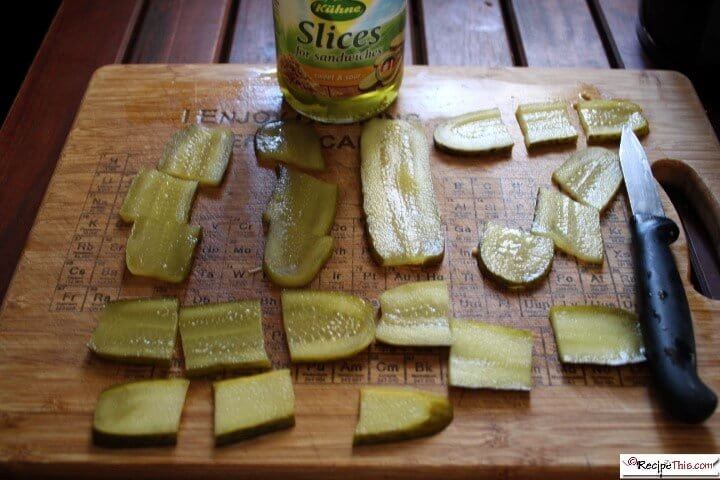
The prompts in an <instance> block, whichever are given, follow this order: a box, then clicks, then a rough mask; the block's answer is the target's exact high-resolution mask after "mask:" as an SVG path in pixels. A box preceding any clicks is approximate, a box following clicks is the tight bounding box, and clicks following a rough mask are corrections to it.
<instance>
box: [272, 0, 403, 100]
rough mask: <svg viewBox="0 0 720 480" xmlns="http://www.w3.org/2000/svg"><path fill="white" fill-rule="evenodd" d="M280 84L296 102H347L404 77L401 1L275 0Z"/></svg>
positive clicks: (274, 12) (274, 13)
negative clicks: (303, 100)
mask: <svg viewBox="0 0 720 480" xmlns="http://www.w3.org/2000/svg"><path fill="white" fill-rule="evenodd" d="M273 16H274V19H275V45H276V50H277V57H278V62H277V65H278V78H279V80H280V82H281V83H282V84H283V85H284V86H285V87H286V88H287V89H288V90H290V91H291V92H292V93H293V95H295V96H298V97H300V98H303V97H305V98H307V97H315V98H328V99H335V98H349V97H355V96H357V95H360V94H362V93H368V92H372V91H373V90H377V89H379V88H382V87H385V86H388V85H391V84H392V83H393V82H395V81H396V80H398V78H399V77H400V76H401V75H402V68H403V47H404V40H405V16H406V9H405V0H273Z"/></svg>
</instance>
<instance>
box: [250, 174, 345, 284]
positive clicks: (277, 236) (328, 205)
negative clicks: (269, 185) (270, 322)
mask: <svg viewBox="0 0 720 480" xmlns="http://www.w3.org/2000/svg"><path fill="white" fill-rule="evenodd" d="M337 195H338V188H337V185H335V184H332V183H327V182H323V181H322V180H318V179H316V178H314V177H312V176H310V175H307V174H305V173H302V172H299V171H296V170H293V169H290V168H286V167H280V169H279V175H278V181H277V184H276V185H275V190H274V192H273V195H272V198H271V199H270V203H269V204H268V206H267V209H266V210H265V213H264V214H263V219H264V220H265V222H267V223H268V224H269V228H268V234H267V241H266V242H265V257H264V261H263V268H264V270H265V273H266V274H267V276H268V277H269V278H270V280H272V282H273V283H275V284H276V285H279V286H281V287H302V286H303V285H307V284H308V283H310V282H311V281H312V279H313V278H315V275H317V273H318V272H319V271H320V269H321V268H322V266H323V265H324V264H325V262H327V261H328V259H329V258H330V256H331V255H332V251H333V238H332V236H330V235H329V233H330V230H331V229H332V226H333V222H334V221H335V208H336V204H337Z"/></svg>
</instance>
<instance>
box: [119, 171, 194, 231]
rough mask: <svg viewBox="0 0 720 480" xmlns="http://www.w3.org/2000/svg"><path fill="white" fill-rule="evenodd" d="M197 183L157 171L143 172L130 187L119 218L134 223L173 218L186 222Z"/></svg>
mask: <svg viewBox="0 0 720 480" xmlns="http://www.w3.org/2000/svg"><path fill="white" fill-rule="evenodd" d="M197 186H198V183H197V182H195V181H191V180H182V179H180V178H175V177H173V176H171V175H168V174H166V173H163V172H159V171H157V170H145V169H143V170H140V173H138V174H137V176H136V177H135V178H134V179H133V181H132V183H131V184H130V188H129V190H128V193H127V195H125V200H124V201H123V204H122V208H121V209H120V217H121V218H122V219H123V220H124V221H126V222H134V221H135V220H137V219H138V218H139V217H161V218H174V219H175V220H177V221H178V222H187V221H188V217H189V215H190V209H191V208H192V204H193V200H194V198H195V190H196V189H197Z"/></svg>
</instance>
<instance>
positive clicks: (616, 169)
mask: <svg viewBox="0 0 720 480" xmlns="http://www.w3.org/2000/svg"><path fill="white" fill-rule="evenodd" d="M552 178H553V180H554V181H555V182H556V183H557V184H558V185H559V186H560V188H562V189H563V191H565V192H567V194H568V195H570V196H571V197H572V198H573V199H574V200H575V201H578V202H580V203H582V204H583V205H587V206H589V207H594V208H596V209H597V210H603V209H604V208H605V207H606V206H607V205H608V204H609V203H610V200H612V198H613V197H614V196H615V194H616V193H617V191H618V189H619V188H620V184H622V180H623V175H622V170H621V169H620V157H618V155H617V154H616V153H615V152H613V151H611V150H608V149H606V148H602V147H590V148H587V149H585V150H580V151H578V152H575V153H573V154H572V155H571V156H570V158H568V159H567V160H566V161H565V163H563V164H562V165H561V166H560V167H558V168H557V169H556V170H555V171H554V172H553V175H552Z"/></svg>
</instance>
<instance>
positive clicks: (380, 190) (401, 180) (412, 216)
mask: <svg viewBox="0 0 720 480" xmlns="http://www.w3.org/2000/svg"><path fill="white" fill-rule="evenodd" d="M360 153H361V157H362V158H361V167H360V175H361V179H362V192H363V210H364V211H365V217H366V220H367V231H368V236H369V237H370V253H371V254H372V255H373V257H374V258H375V259H376V260H377V262H378V263H379V264H380V265H382V266H385V267H391V266H401V265H433V264H437V263H440V262H442V259H443V256H444V255H445V235H444V232H445V230H444V228H443V225H442V222H441V219H440V211H439V209H438V205H437V201H436V199H435V192H434V190H433V184H432V174H431V171H430V153H429V146H428V142H427V139H426V138H425V133H424V132H423V131H422V130H421V129H420V128H419V127H418V126H416V125H413V124H411V123H409V122H406V121H403V120H386V119H373V120H370V121H369V122H367V123H366V124H365V125H364V126H363V130H362V135H361V138H360Z"/></svg>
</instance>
